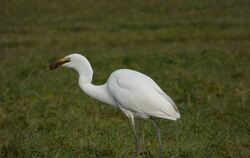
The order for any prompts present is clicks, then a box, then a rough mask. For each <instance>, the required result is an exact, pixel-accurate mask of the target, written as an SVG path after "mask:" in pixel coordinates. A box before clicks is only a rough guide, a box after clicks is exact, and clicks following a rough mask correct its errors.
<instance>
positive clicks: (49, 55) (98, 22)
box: [0, 0, 250, 158]
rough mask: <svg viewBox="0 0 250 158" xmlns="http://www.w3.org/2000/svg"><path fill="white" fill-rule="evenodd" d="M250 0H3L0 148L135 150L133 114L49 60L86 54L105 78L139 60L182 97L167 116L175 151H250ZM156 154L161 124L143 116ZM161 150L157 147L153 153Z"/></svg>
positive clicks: (48, 152)
mask: <svg viewBox="0 0 250 158" xmlns="http://www.w3.org/2000/svg"><path fill="white" fill-rule="evenodd" d="M249 6H250V3H249V1H247V0H245V1H244V0H243V1H236V0H215V1H210V0H203V1H201V0H193V1H188V0H184V1H174V0H170V1H168V2H163V1H160V0H156V1H150V0H146V1H140V2H139V1H132V0H131V1H115V0H108V1H94V0H86V1H81V0H75V1H66V0H63V1H62V0H60V1H59V0H56V1H49V0H44V1H38V0H26V1H20V0H11V1H1V2H0V62H1V64H0V157H7V158H13V157H29V158H30V157H57V158H64V157H65V158H67V157H89V158H97V157H98V158H103V157H106V158H108V157H114V158H116V157H117V158H125V157H134V139H133V136H132V131H131V127H130V124H129V122H128V120H127V118H126V117H125V116H124V115H123V114H122V113H121V112H120V111H119V110H117V109H113V108H111V107H109V106H107V105H104V104H102V103H99V102H97V101H95V100H93V99H91V98H89V97H88V96H86V95H85V94H83V92H82V91H81V90H80V88H79V87H78V85H77V74H76V73H75V72H73V71H71V70H66V69H60V70H56V71H52V72H47V73H43V72H42V69H43V68H44V66H45V65H47V64H48V63H50V62H51V61H53V60H54V59H57V58H60V57H63V56H65V55H68V54H69V53H72V52H80V53H82V54H83V55H85V56H86V57H87V58H88V59H89V60H90V62H91V64H92V65H93V68H94V72H95V74H94V81H93V82H94V83H96V84H101V83H104V82H105V81H106V79H107V77H108V74H110V73H111V72H112V71H114V70H115V69H118V68H132V69H136V70H138V71H141V72H144V73H146V74H148V75H149V76H151V77H152V78H153V79H154V80H155V81H156V82H157V83H158V84H159V85H160V86H161V87H162V89H163V90H165V91H166V92H167V93H168V94H169V95H170V96H171V97H172V98H173V100H174V101H175V102H176V103H177V105H178V107H179V109H180V112H181V119H180V120H179V121H177V122H172V121H168V120H163V119H158V120H157V122H158V124H159V125H160V127H161V129H162V137H163V141H164V149H165V153H166V156H167V157H173V158H176V157H180V158H182V157H190V158H199V157H202V158H203V157H214V158H237V157H242V158H246V157H250V135H249V134H250V115H249V114H250V99H249V96H250V62H249V61H250V43H249V42H250V20H249V19H250V9H249ZM137 124H138V130H139V134H140V137H141V140H142V147H143V149H144V151H146V152H148V153H149V154H148V157H155V158H157V157H158V156H159V155H158V154H159V153H158V146H157V139H156V134H155V130H154V128H153V126H152V124H151V123H150V121H143V120H138V121H137ZM150 155H151V156H150Z"/></svg>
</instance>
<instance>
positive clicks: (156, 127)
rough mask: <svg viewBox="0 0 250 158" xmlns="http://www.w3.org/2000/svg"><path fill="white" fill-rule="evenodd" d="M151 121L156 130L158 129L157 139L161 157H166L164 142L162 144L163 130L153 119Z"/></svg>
mask: <svg viewBox="0 0 250 158" xmlns="http://www.w3.org/2000/svg"><path fill="white" fill-rule="evenodd" d="M150 120H151V121H152V123H153V125H154V126H155V129H156V132H157V138H158V142H159V148H160V156H161V157H162V158H163V157H164V152H163V146H162V142H161V130H160V128H159V127H158V126H157V125H156V123H155V122H154V120H153V119H152V118H150Z"/></svg>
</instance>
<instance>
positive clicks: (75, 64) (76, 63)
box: [48, 54, 93, 82]
mask: <svg viewBox="0 0 250 158" xmlns="http://www.w3.org/2000/svg"><path fill="white" fill-rule="evenodd" d="M58 67H67V68H72V69H75V70H76V71H77V72H78V74H79V75H80V76H81V77H82V78H84V80H85V81H86V82H91V81H92V76H93V70H92V67H91V65H90V63H89V61H88V59H87V58H85V57H84V56H82V55H81V54H70V55H68V56H66V57H64V58H62V59H60V60H57V61H56V62H54V63H52V64H50V65H49V67H48V68H49V70H53V69H56V68H58Z"/></svg>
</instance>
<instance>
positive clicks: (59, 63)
mask: <svg viewBox="0 0 250 158" xmlns="http://www.w3.org/2000/svg"><path fill="white" fill-rule="evenodd" d="M67 62H70V60H69V59H67V58H66V59H65V58H63V59H60V60H57V61H56V62H54V63H51V64H50V65H49V66H48V67H47V70H53V69H56V68H58V67H60V66H62V65H63V64H65V63H67Z"/></svg>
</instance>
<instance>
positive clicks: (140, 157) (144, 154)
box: [136, 151, 153, 158]
mask: <svg viewBox="0 0 250 158" xmlns="http://www.w3.org/2000/svg"><path fill="white" fill-rule="evenodd" d="M136 158H153V156H152V154H151V153H150V151H141V152H140V153H139V154H137V155H136Z"/></svg>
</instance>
